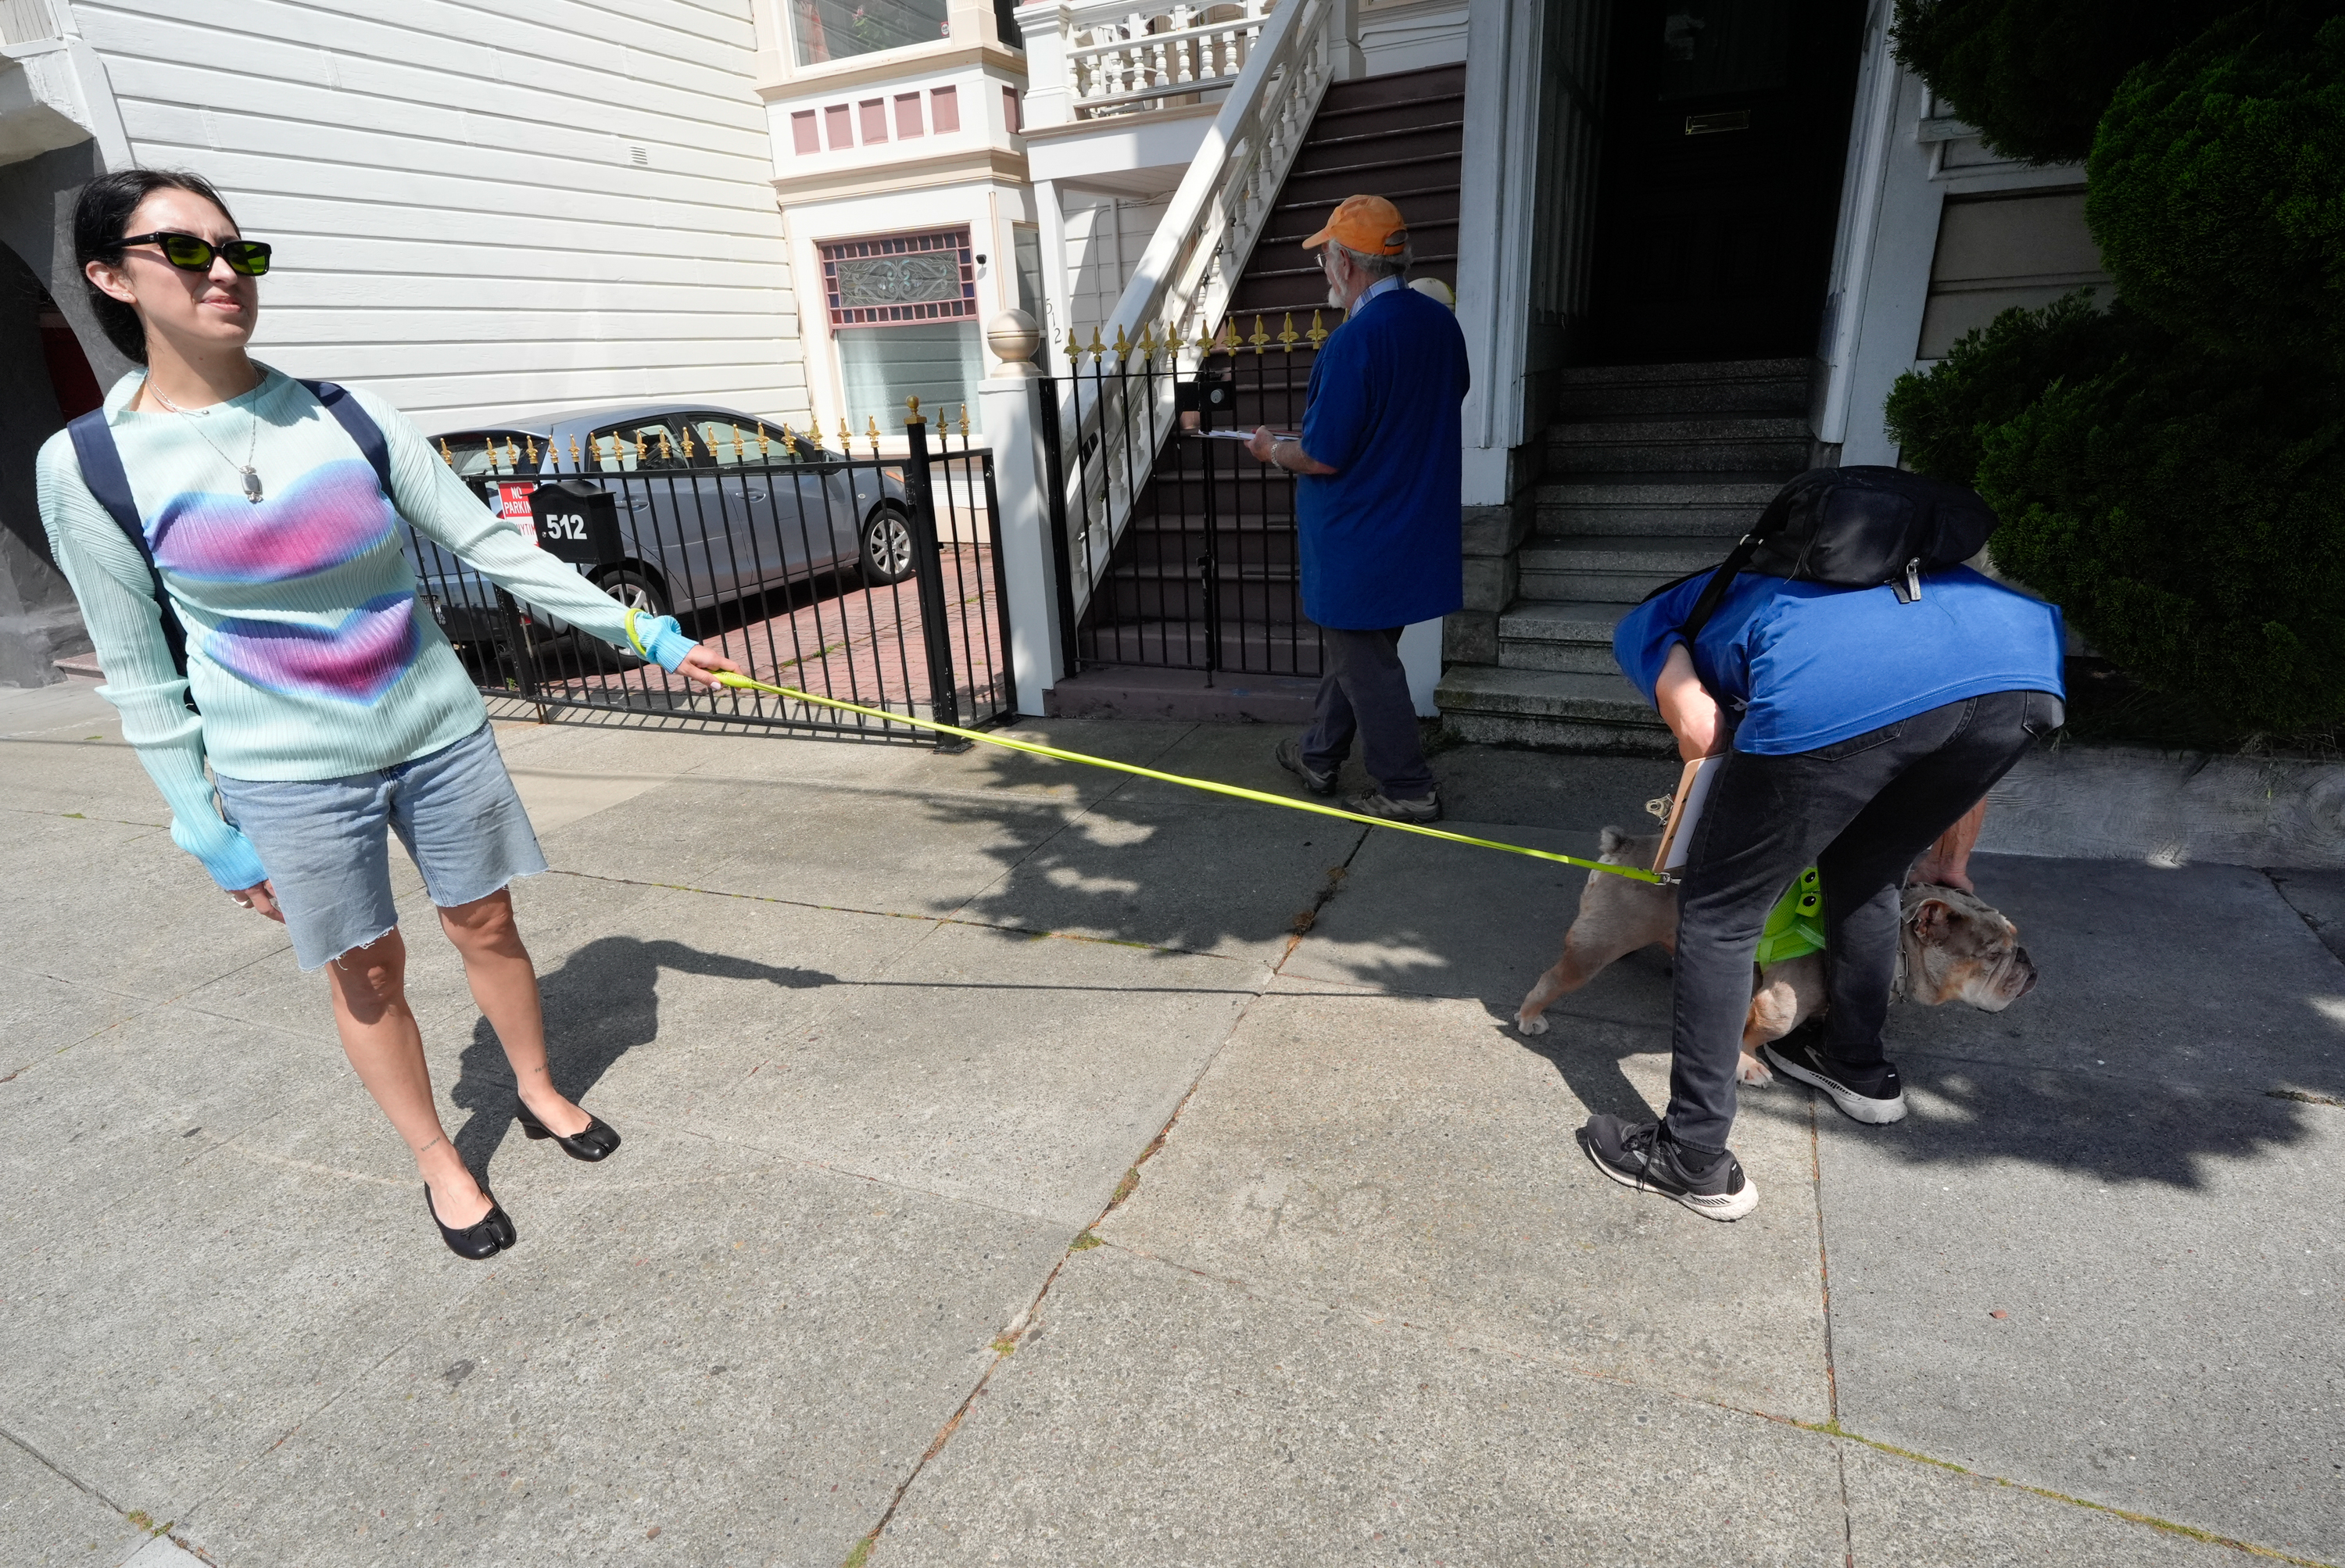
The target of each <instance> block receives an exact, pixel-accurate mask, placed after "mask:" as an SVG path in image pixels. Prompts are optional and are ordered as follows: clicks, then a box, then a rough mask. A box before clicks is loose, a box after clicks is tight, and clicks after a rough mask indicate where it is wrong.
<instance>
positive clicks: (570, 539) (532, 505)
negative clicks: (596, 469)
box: [529, 479, 626, 566]
mask: <svg viewBox="0 0 2345 1568" xmlns="http://www.w3.org/2000/svg"><path fill="white" fill-rule="evenodd" d="M529 515H530V521H531V522H532V523H533V524H535V526H536V528H537V547H538V548H539V549H541V550H543V551H544V552H545V553H546V554H547V555H552V556H553V558H554V559H556V560H558V561H568V562H570V563H571V564H572V565H579V566H597V565H603V564H604V563H606V562H610V561H618V560H623V559H624V558H625V556H626V549H625V547H624V545H621V544H620V543H619V504H618V501H617V499H616V498H615V497H614V496H613V495H612V494H611V493H610V492H609V491H607V490H605V489H604V488H603V487H602V486H601V485H599V484H589V483H587V482H586V481H584V480H578V479H557V480H554V481H553V482H552V483H550V484H541V485H539V486H538V487H537V488H536V489H535V490H533V491H531V492H530V495H529Z"/></svg>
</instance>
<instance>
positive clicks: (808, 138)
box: [790, 109, 822, 158]
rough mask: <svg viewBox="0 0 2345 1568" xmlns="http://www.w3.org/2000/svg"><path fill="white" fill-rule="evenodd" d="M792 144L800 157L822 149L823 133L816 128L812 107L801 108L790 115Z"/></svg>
mask: <svg viewBox="0 0 2345 1568" xmlns="http://www.w3.org/2000/svg"><path fill="white" fill-rule="evenodd" d="M790 146H791V147H792V148H796V149H797V155H798V156H799V157H800V158H804V157H805V156H806V155H807V154H808V153H810V152H820V151H821V150H822V133H821V132H820V131H818V130H817V129H816V128H815V123H814V111H813V110H812V109H799V110H797V112H796V113H794V114H792V115H791V116H790Z"/></svg>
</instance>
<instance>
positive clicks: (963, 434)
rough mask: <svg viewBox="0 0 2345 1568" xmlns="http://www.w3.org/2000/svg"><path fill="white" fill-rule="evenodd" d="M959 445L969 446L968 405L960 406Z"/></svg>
mask: <svg viewBox="0 0 2345 1568" xmlns="http://www.w3.org/2000/svg"><path fill="white" fill-rule="evenodd" d="M960 443H961V444H962V445H963V446H967V445H968V444H969V404H967V403H963V404H961V405H960Z"/></svg>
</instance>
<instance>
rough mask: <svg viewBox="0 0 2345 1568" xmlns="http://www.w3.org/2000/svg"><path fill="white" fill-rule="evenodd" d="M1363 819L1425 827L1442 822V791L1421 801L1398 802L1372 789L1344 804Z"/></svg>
mask: <svg viewBox="0 0 2345 1568" xmlns="http://www.w3.org/2000/svg"><path fill="white" fill-rule="evenodd" d="M1344 804H1345V807H1346V808H1348V809H1351V810H1354V811H1357V812H1358V813H1359V814H1360V815H1361V816H1363V817H1381V818H1383V819H1384V820H1386V821H1387V822H1416V823H1417V824H1419V825H1423V824H1425V823H1427V822H1438V821H1439V820H1441V791H1440V790H1438V789H1436V790H1435V791H1434V792H1433V793H1432V794H1430V795H1427V796H1426V797H1425V798H1424V799H1419V800H1396V799H1393V798H1392V797H1391V796H1389V795H1387V794H1386V793H1385V792H1384V791H1383V790H1381V789H1370V790H1368V791H1367V792H1366V793H1365V794H1361V795H1355V796H1353V797H1352V798H1351V799H1348V800H1346V801H1345V802H1344Z"/></svg>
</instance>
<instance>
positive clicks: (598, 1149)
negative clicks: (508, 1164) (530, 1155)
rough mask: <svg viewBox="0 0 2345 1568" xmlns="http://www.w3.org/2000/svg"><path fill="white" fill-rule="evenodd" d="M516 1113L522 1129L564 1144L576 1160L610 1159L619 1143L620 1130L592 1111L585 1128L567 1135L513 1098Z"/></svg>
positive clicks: (563, 1146)
mask: <svg viewBox="0 0 2345 1568" xmlns="http://www.w3.org/2000/svg"><path fill="white" fill-rule="evenodd" d="M513 1115H514V1116H515V1117H516V1118H518V1119H519V1121H520V1122H521V1130H522V1131H523V1132H524V1133H527V1134H528V1135H530V1136H531V1137H533V1138H552V1139H553V1141H554V1142H555V1143H557V1144H560V1145H562V1152H563V1154H565V1155H568V1156H570V1157H571V1158H572V1159H574V1160H584V1161H586V1162H587V1163H588V1164H589V1165H592V1164H593V1163H594V1161H596V1160H607V1159H609V1158H610V1157H611V1155H612V1153H613V1151H614V1150H615V1149H617V1148H618V1146H619V1135H618V1132H617V1130H616V1129H614V1127H612V1126H611V1125H610V1124H609V1123H607V1122H605V1121H604V1120H603V1118H602V1117H600V1116H598V1115H595V1114H594V1112H592V1111H589V1112H587V1113H586V1127H585V1130H584V1132H579V1133H574V1134H573V1135H570V1136H569V1137H566V1138H565V1137H563V1135H561V1134H560V1133H557V1132H555V1131H554V1130H553V1128H552V1127H549V1126H547V1125H545V1124H544V1123H543V1122H541V1121H539V1120H538V1119H537V1118H536V1117H535V1116H533V1115H530V1110H529V1107H528V1106H527V1105H523V1104H522V1103H521V1102H520V1101H519V1100H515V1101H514V1102H513Z"/></svg>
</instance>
